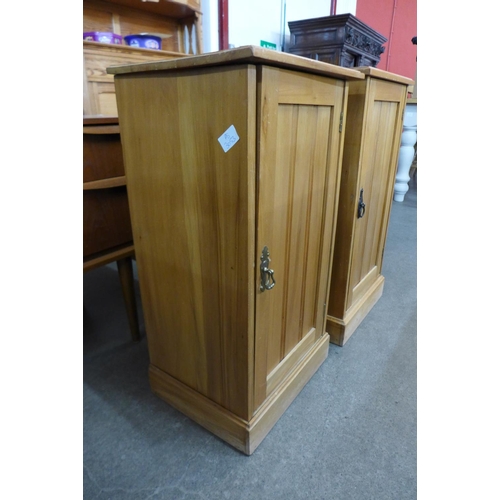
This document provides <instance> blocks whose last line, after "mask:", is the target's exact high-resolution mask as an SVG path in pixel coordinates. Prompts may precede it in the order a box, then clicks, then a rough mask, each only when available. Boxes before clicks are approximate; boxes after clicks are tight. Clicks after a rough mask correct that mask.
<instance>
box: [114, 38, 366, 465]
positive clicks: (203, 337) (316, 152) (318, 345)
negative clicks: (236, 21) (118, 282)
mask: <svg viewBox="0 0 500 500" xmlns="http://www.w3.org/2000/svg"><path fill="white" fill-rule="evenodd" d="M108 71H110V72H111V73H113V74H114V75H115V86H116V93H117V102H118V114H119V119H120V130H121V138H122V146H123V153H124V162H125V171H126V176H127V188H128V194H129V203H130V213H131V219H132V230H133V237H134V244H135V251H136V258H137V268H138V274H139V282H140V290H141V296H142V303H143V309H144V317H145V326H146V332H147V338H148V348H149V356H150V367H149V379H150V385H151V388H152V390H153V391H154V392H155V393H156V394H158V395H159V396H160V397H161V398H163V399H164V400H165V401H167V402H168V403H170V404H171V405H172V406H174V407H175V408H177V409H179V410H180V411H181V412H183V413H184V414H186V415H187V416H189V417H191V418H192V419H193V420H195V421H196V422H198V423H199V424H201V425H202V426H204V427H205V428H207V429H208V430H210V431H211V432H213V433H214V434H216V435H217V436H219V437H220V438H222V439H223V440H225V441H226V442H228V443H230V444H231V445H233V446H234V447H236V448H237V449H239V450H241V451H242V452H244V453H246V454H248V455H249V454H251V453H252V452H253V451H254V450H255V448H256V447H257V446H258V445H259V443H260V442H261V441H262V439H264V437H265V436H266V434H267V433H268V432H269V430H270V429H271V428H272V426H273V425H274V424H275V423H276V421H277V420H278V419H279V417H280V416H281V415H282V414H283V412H284V411H285V410H286V408H287V407H288V406H289V405H290V403H291V402H292V401H293V399H294V398H295V397H296V396H297V394H298V393H299V392H300V390H301V389H302V388H303V387H304V385H305V384H306V383H307V381H308V380H309V379H310V377H311V376H312V375H313V374H314V372H315V371H316V370H317V368H318V367H319V366H320V365H321V363H322V362H323V361H324V360H325V359H326V356H327V353H328V344H329V336H328V334H326V333H325V321H326V301H327V294H328V286H329V276H330V266H331V256H332V241H333V233H334V230H335V221H336V216H337V193H338V187H339V175H340V160H341V157H342V145H343V130H342V127H341V116H342V113H343V112H345V107H346V104H347V100H346V98H347V91H348V80H353V79H354V80H359V79H362V78H364V76H363V74H362V73H360V72H358V71H356V70H352V69H348V68H341V67H338V66H333V65H329V64H326V63H322V62H317V61H311V60H308V59H305V58H300V57H297V56H293V55H290V54H283V53H279V52H276V51H272V50H266V49H262V48H259V47H251V46H250V47H241V48H238V49H233V50H229V51H222V52H217V53H212V54H205V55H201V56H194V57H188V58H184V59H176V60H170V61H164V62H157V63H154V64H149V63H145V64H138V65H131V66H124V67H118V68H117V67H115V68H109V69H108Z"/></svg>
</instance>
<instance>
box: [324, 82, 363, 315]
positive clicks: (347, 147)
mask: <svg viewBox="0 0 500 500" xmlns="http://www.w3.org/2000/svg"><path fill="white" fill-rule="evenodd" d="M365 116H366V83H365V82H364V81H363V82H350V83H349V97H348V100H347V112H346V114H345V116H344V127H345V139H344V151H343V156H342V175H341V177H340V192H339V202H338V220H337V228H336V231H335V245H334V256H333V262H332V273H331V275H332V276H331V283H330V294H329V299H328V314H329V315H330V316H333V317H336V318H342V317H343V316H344V313H345V311H346V310H347V308H348V305H347V298H348V289H349V278H350V272H351V259H352V251H353V242H354V227H355V220H356V213H357V205H358V198H359V189H358V182H359V169H360V166H359V165H360V161H361V159H362V153H363V151H362V149H361V144H362V141H363V134H364V129H363V123H364V121H365Z"/></svg>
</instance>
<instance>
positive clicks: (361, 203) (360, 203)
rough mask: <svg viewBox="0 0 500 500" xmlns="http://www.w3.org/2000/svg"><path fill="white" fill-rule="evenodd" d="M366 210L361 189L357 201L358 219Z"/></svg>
mask: <svg viewBox="0 0 500 500" xmlns="http://www.w3.org/2000/svg"><path fill="white" fill-rule="evenodd" d="M365 212H366V205H365V202H364V201H363V189H361V192H360V193H359V201H358V219H361V218H362V217H363V215H365Z"/></svg>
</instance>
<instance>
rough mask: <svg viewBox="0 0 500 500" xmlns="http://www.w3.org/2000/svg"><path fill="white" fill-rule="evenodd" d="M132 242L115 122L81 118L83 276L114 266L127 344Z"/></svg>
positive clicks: (133, 307)
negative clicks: (119, 287)
mask: <svg viewBox="0 0 500 500" xmlns="http://www.w3.org/2000/svg"><path fill="white" fill-rule="evenodd" d="M134 256H135V254H134V243H133V238H132V227H131V223H130V213H129V208H128V197H127V188H126V178H125V170H124V166H123V153H122V149H121V142H120V129H119V124H118V118H117V117H84V118H83V272H87V271H90V270H92V269H95V268H97V267H100V266H104V265H106V264H109V263H111V262H115V261H116V263H117V266H118V273H119V275H120V281H121V287H122V292H123V297H124V299H125V307H126V309H127V315H128V321H129V325H130V330H131V334H132V339H133V340H134V341H138V340H139V339H140V332H139V321H138V313H137V304H136V299H135V290H134V277H133V272H132V258H133V257H134Z"/></svg>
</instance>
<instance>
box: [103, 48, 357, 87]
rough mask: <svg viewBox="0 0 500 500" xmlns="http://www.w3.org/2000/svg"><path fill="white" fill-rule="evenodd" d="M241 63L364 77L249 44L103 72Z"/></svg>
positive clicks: (347, 76)
mask: <svg viewBox="0 0 500 500" xmlns="http://www.w3.org/2000/svg"><path fill="white" fill-rule="evenodd" d="M244 63H260V64H267V65H269V66H277V67H282V68H289V69H296V70H300V71H303V72H307V73H314V74H319V75H324V76H330V77H335V78H338V79H341V80H363V79H364V78H365V76H364V74H363V73H361V72H360V71H357V70H356V69H350V68H344V67H342V66H336V65H334V64H328V63H324V62H321V61H315V60H313V59H309V58H306V57H301V56H296V55H293V54H288V53H285V52H277V51H275V50H270V49H264V48H262V47H255V46H252V45H248V46H245V47H238V48H236V49H229V50H223V51H219V52H210V53H208V54H201V55H197V56H188V57H181V58H179V59H170V60H165V61H154V62H147V63H139V64H127V65H124V66H111V67H108V68H107V72H108V73H109V74H113V75H120V74H126V73H140V72H146V71H147V72H150V71H166V70H178V69H187V68H198V67H209V66H223V65H230V64H244Z"/></svg>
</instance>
